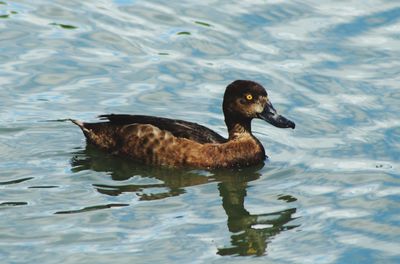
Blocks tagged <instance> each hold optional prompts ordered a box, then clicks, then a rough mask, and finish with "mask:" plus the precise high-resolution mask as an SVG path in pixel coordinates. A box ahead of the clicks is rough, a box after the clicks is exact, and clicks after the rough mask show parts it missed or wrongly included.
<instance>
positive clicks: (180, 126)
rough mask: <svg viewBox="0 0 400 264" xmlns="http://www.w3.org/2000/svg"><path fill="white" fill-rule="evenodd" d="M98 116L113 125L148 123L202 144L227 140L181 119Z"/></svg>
mask: <svg viewBox="0 0 400 264" xmlns="http://www.w3.org/2000/svg"><path fill="white" fill-rule="evenodd" d="M99 118H100V119H102V120H108V121H109V122H110V123H111V124H115V125H129V124H150V125H153V126H156V127H158V128H159V129H161V130H166V131H169V132H170V133H171V134H173V135H174V136H176V137H181V138H186V139H190V140H193V141H196V142H199V143H202V144H204V143H224V142H226V141H227V139H225V138H224V137H222V136H221V135H219V134H218V133H216V132H215V131H213V130H211V129H209V128H207V127H205V126H202V125H199V124H196V123H192V122H188V121H183V120H176V119H170V118H163V117H155V116H146V115H124V114H119V115H115V114H110V115H101V116H99Z"/></svg>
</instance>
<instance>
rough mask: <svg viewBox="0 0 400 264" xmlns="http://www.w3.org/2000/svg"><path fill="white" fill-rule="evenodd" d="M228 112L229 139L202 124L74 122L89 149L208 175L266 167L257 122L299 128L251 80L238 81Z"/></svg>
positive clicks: (138, 118)
mask: <svg viewBox="0 0 400 264" xmlns="http://www.w3.org/2000/svg"><path fill="white" fill-rule="evenodd" d="M222 110H223V114H224V117H225V124H226V127H227V130H228V138H225V137H223V136H221V135H220V134H218V133H217V132H215V131H213V130H212V129H210V128H207V127H205V126H203V125H199V124H197V123H193V122H188V121H183V120H177V119H171V118H165V117H156V116H148V115H129V114H105V115H100V116H99V117H98V118H99V119H100V122H96V123H87V122H82V121H79V120H75V119H70V121H72V122H73V123H74V124H76V125H77V126H78V127H79V128H80V129H81V130H82V132H83V134H84V135H85V137H86V140H87V143H88V144H92V145H94V146H96V147H97V148H99V149H102V150H104V151H106V152H108V153H110V154H112V155H118V156H122V157H126V158H128V159H130V160H134V161H137V162H140V163H144V164H147V165H155V166H167V167H192V168H204V169H216V168H242V167H249V166H253V165H257V164H260V163H263V162H264V161H265V159H266V158H267V156H266V154H265V149H264V147H263V145H262V144H261V142H260V141H259V140H258V139H257V138H256V137H255V136H254V135H253V133H252V130H251V122H252V120H253V119H261V120H264V121H266V122H268V123H270V124H271V125H273V126H275V127H278V128H292V129H294V128H295V123H294V122H293V121H291V120H289V119H287V118H286V117H284V116H282V115H280V114H278V112H277V111H276V110H275V108H274V107H273V106H272V103H271V101H270V100H269V97H268V93H267V91H266V89H265V88H264V87H263V86H262V85H260V84H258V83H256V82H254V81H250V80H236V81H234V82H232V83H230V84H229V85H228V86H227V87H226V89H225V93H224V96H223V102H222Z"/></svg>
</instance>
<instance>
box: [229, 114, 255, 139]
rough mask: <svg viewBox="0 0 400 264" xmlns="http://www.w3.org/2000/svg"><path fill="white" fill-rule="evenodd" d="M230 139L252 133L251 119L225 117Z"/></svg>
mask: <svg viewBox="0 0 400 264" xmlns="http://www.w3.org/2000/svg"><path fill="white" fill-rule="evenodd" d="M225 124H226V126H227V128H228V133H229V140H232V139H236V138H239V137H242V136H245V135H252V134H251V119H239V118H225Z"/></svg>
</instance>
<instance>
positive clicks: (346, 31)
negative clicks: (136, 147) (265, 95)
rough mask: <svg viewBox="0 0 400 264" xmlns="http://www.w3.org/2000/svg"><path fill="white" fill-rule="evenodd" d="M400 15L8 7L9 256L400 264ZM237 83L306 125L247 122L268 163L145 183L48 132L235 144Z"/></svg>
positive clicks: (151, 5) (383, 5) (268, 6)
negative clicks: (131, 124)
mask: <svg viewBox="0 0 400 264" xmlns="http://www.w3.org/2000/svg"><path fill="white" fill-rule="evenodd" d="M399 14H400V5H399V4H398V3H397V2H396V1H383V0H382V1H379V0H371V1H363V2H360V1H346V2H343V3H339V2H338V3H336V2H335V3H334V4H332V3H331V2H330V1H311V0H310V1H302V2H301V3H298V2H287V1H276V0H273V1H234V2H232V1H218V0H216V1H202V2H196V3H193V2H192V1H190V2H189V1H183V2H182V1H180V2H176V3H168V4H166V3H161V2H149V1H131V0H118V1H117V0H116V1H110V0H107V1H85V2H84V3H81V2H79V3H78V2H76V1H70V2H65V1H63V2H61V1H47V0H38V1H35V2H34V3H33V2H32V1H24V0H22V1H0V43H1V45H0V62H1V63H0V157H1V159H0V160H1V161H0V189H1V194H0V214H1V216H0V258H1V259H2V260H4V261H5V262H6V263H7V262H8V263H26V262H30V263H36V262H42V263H53V262H55V261H54V260H55V259H57V263H58V262H59V261H60V260H62V261H63V262H66V263H78V262H79V263H81V262H88V263H106V262H110V261H115V259H116V256H118V261H119V263H128V262H129V263H132V262H146V263H147V262H151V261H156V262H168V263H170V262H192V261H193V260H194V259H196V260H197V261H198V262H218V263H220V262H224V263H226V262H229V263H231V262H246V263H258V262H260V263H261V262H262V263H265V262H268V261H271V262H279V263H397V262H399V261H400V255H399V253H398V248H400V240H399V237H400V229H399V224H398V223H399V221H400V219H399V216H398V215H399V207H398V201H399V197H400V186H399V173H398V170H399V157H400V151H399V150H400V143H399V142H400V140H399V139H400V121H399V118H398V113H399V112H400V104H399V99H400V96H399V95H400V93H399V88H398V84H399V81H400V79H399V76H400V75H399V72H400V64H399V61H398V58H399V55H400V54H399V52H400V48H399V47H400V43H399V38H398V35H399V33H400V21H399V18H400V16H399ZM235 79H252V80H255V81H258V82H260V83H261V84H263V85H264V86H265V87H267V89H268V91H269V94H270V97H271V100H272V101H273V103H274V105H275V106H276V108H277V109H278V110H279V111H280V112H281V113H284V114H285V115H286V116H288V117H290V118H291V119H293V120H294V121H295V122H296V125H297V126H296V130H294V131H287V130H279V129H276V128H273V127H271V126H268V125H266V124H265V123H263V122H261V121H255V122H253V130H254V131H255V135H256V136H257V137H258V138H260V140H261V141H262V142H263V144H264V146H265V147H266V150H267V154H268V155H269V156H270V157H271V159H270V160H269V161H268V163H267V164H265V165H264V166H260V167H256V168H249V169H246V170H242V171H211V172H209V171H202V170H195V171H192V170H169V169H160V168H148V167H145V166H140V165H138V164H131V163H129V162H126V161H124V160H120V159H116V158H111V157H109V156H107V155H105V154H104V153H101V152H99V151H96V150H93V149H91V148H90V147H89V146H85V143H84V141H83V136H82V135H81V132H80V131H78V129H77V128H76V127H74V126H72V125H71V124H70V123H67V122H48V121H49V120H62V119H65V118H70V117H73V118H77V119H82V120H87V121H93V120H95V117H96V116H97V115H99V114H104V113H112V112H113V113H145V114H151V115H159V116H165V117H173V118H178V119H186V120H189V121H193V122H197V123H201V124H205V125H207V126H208V127H210V128H212V129H214V130H216V131H217V132H219V133H221V134H223V135H226V131H225V126H224V123H223V116H222V114H221V110H220V108H221V106H220V105H221V100H222V94H223V91H224V87H225V86H226V85H227V84H228V83H230V82H231V81H233V80H235ZM227 255H229V256H231V255H240V256H243V255H251V256H259V257H258V258H232V257H228V256H227Z"/></svg>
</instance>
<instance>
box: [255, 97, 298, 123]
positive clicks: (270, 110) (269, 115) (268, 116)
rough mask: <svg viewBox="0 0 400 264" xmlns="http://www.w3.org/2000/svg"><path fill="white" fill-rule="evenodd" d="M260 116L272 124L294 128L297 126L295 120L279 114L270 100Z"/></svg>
mask: <svg viewBox="0 0 400 264" xmlns="http://www.w3.org/2000/svg"><path fill="white" fill-rule="evenodd" d="M258 117H259V118H260V119H262V120H265V121H267V122H268V123H270V124H271V125H273V126H276V127H279V128H292V129H294V128H295V126H296V124H295V123H294V122H293V121H290V120H289V119H287V118H286V117H284V116H281V115H280V114H278V113H277V112H276V110H275V108H274V107H273V106H272V104H271V103H270V102H268V103H267V105H266V106H265V108H264V110H263V111H262V113H261V114H259V115H258Z"/></svg>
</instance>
